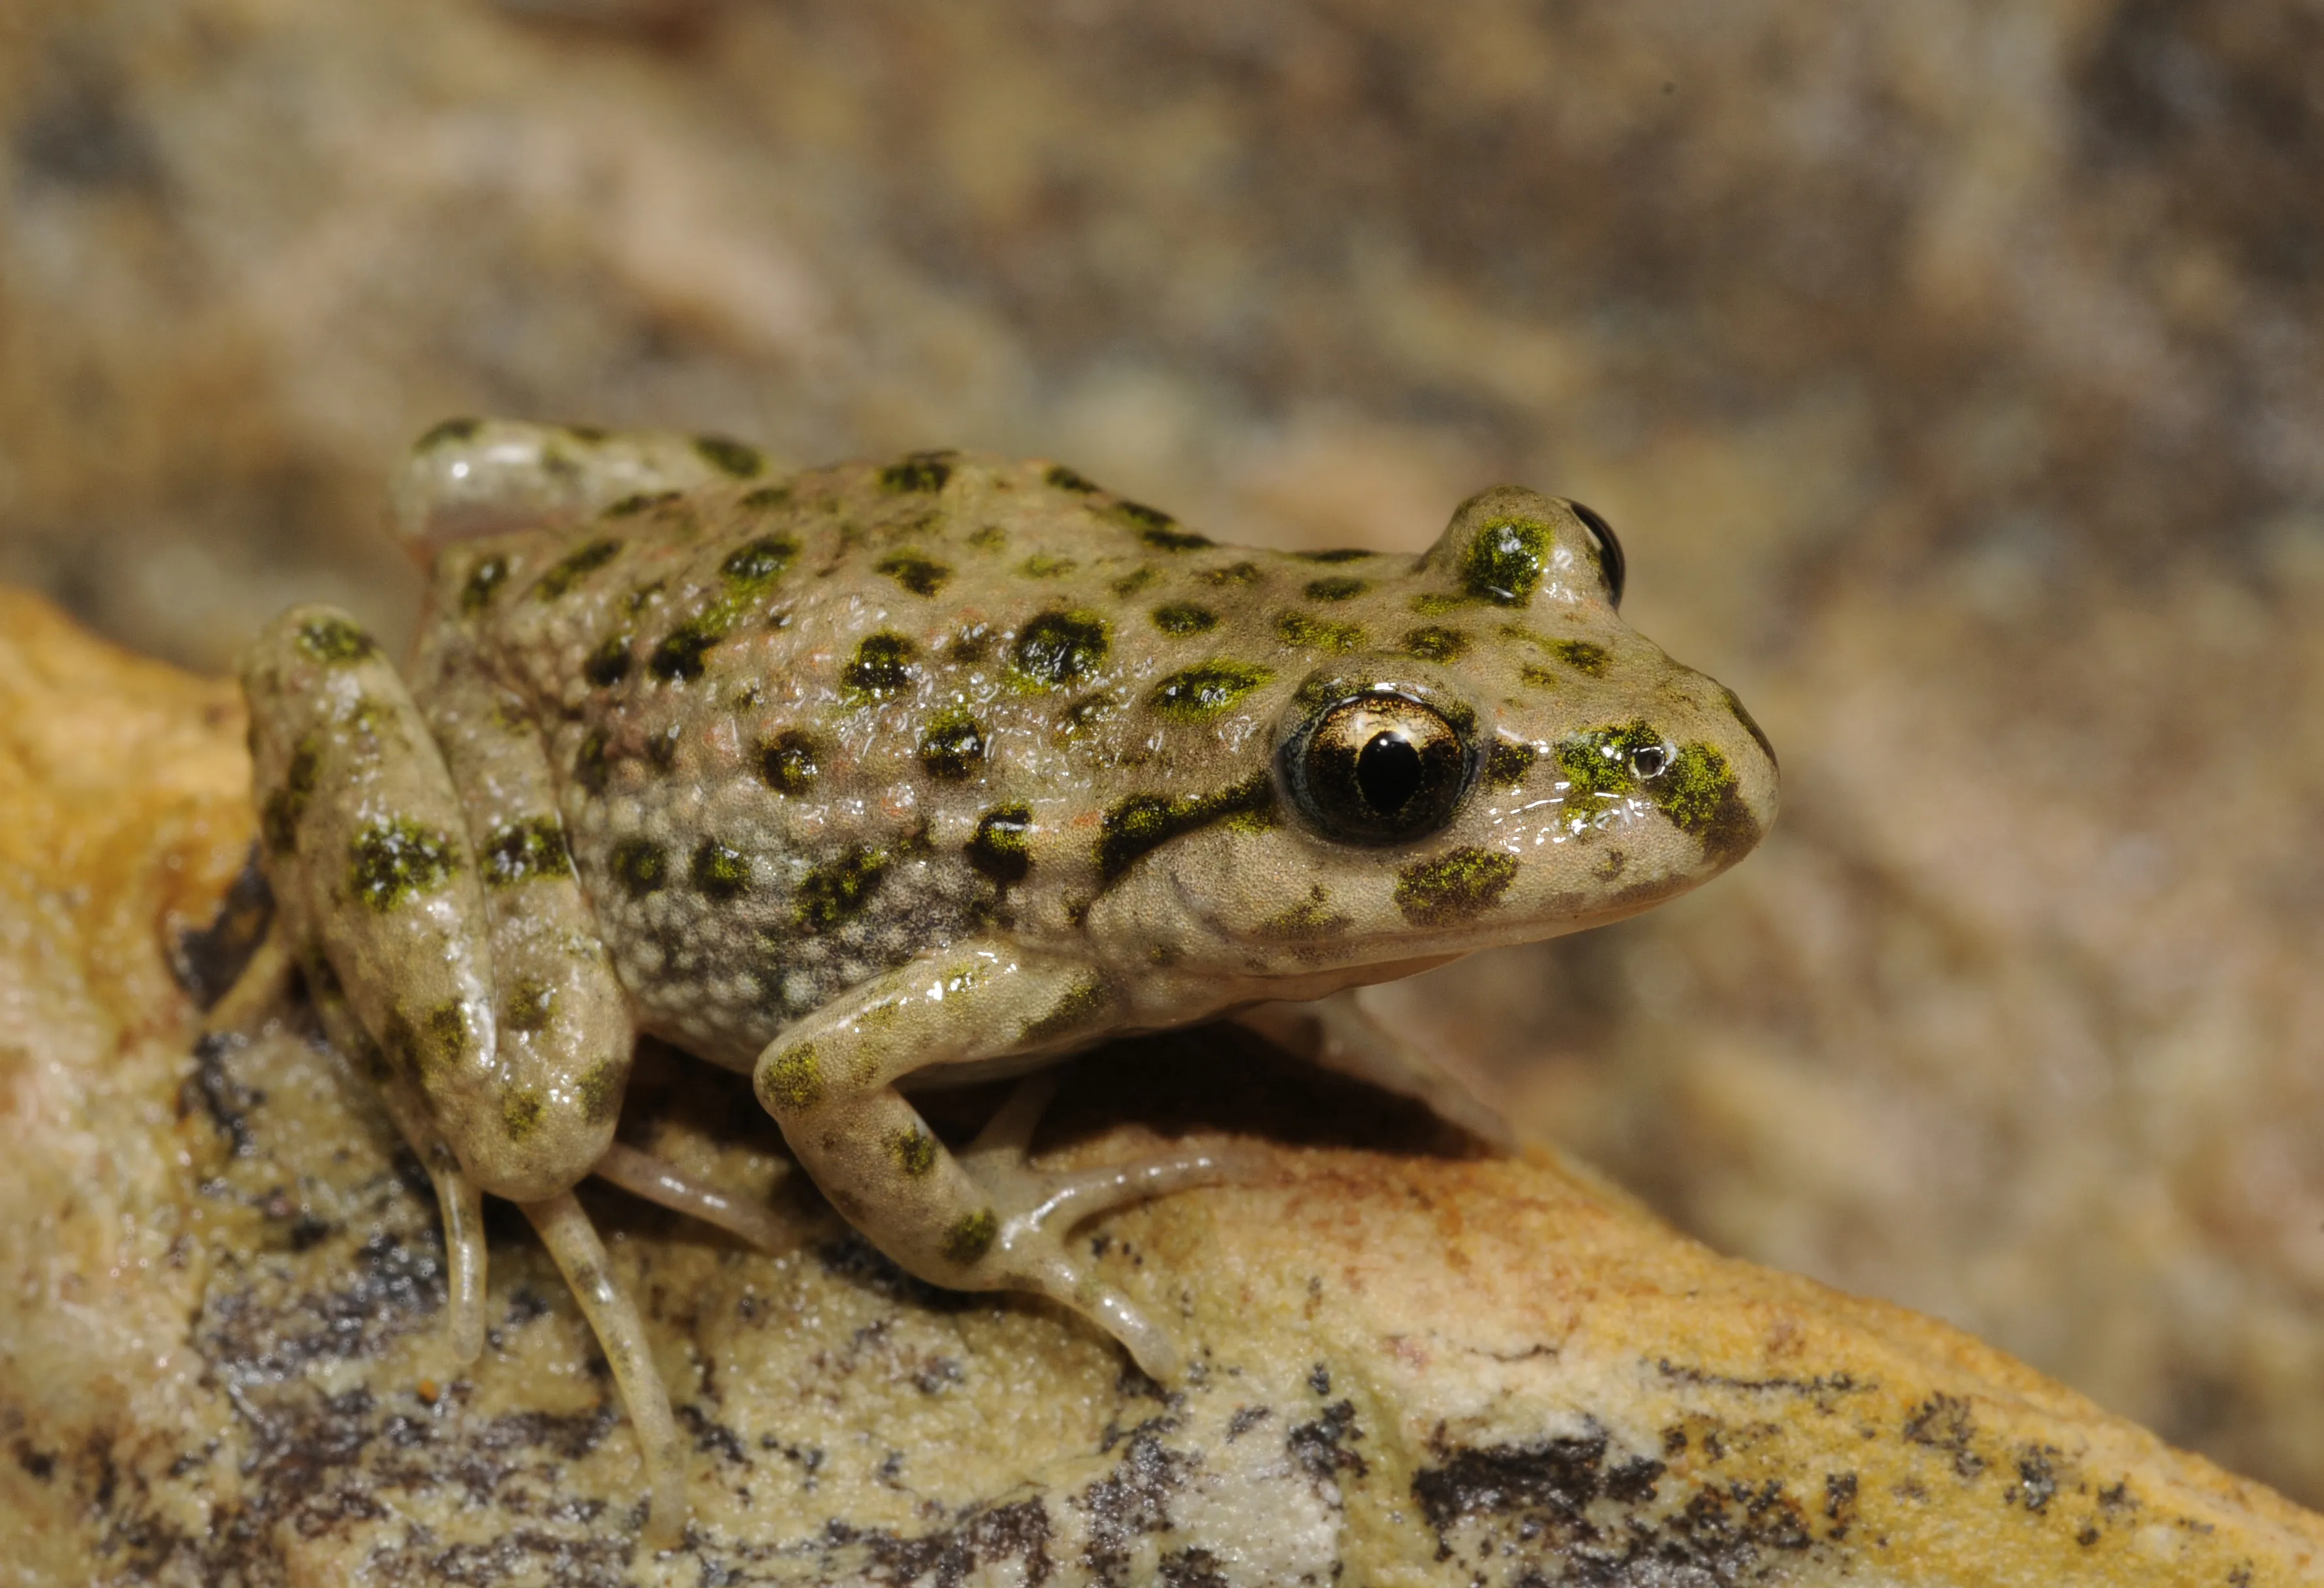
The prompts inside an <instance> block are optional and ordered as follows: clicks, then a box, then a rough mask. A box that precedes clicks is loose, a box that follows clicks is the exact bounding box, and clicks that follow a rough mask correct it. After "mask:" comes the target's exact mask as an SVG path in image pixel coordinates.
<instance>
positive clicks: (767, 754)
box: [759, 728, 823, 794]
mask: <svg viewBox="0 0 2324 1588" xmlns="http://www.w3.org/2000/svg"><path fill="white" fill-rule="evenodd" d="M822 770H823V768H822V765H821V752H820V750H819V749H818V747H817V746H816V742H815V738H814V736H813V735H812V734H803V733H801V732H799V731H798V729H796V728H791V729H786V730H785V731H784V732H782V733H779V734H776V735H775V736H774V737H773V738H771V739H769V740H767V741H766V742H765V743H762V744H761V745H760V746H759V776H760V777H761V778H762V779H763V780H765V781H766V785H767V787H768V788H770V789H773V790H774V791H775V792H776V793H778V794H804V793H806V792H807V789H810V788H812V787H814V785H815V780H816V775H817V774H818V773H819V772H821V771H822Z"/></svg>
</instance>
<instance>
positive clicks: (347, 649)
mask: <svg viewBox="0 0 2324 1588" xmlns="http://www.w3.org/2000/svg"><path fill="white" fill-rule="evenodd" d="M299 649H300V650H301V651H305V652H306V653H307V654H308V655H309V656H311V657H313V658H314V659H315V660H317V661H320V662H326V663H328V664H330V665H331V666H334V667H344V666H346V664H348V663H350V662H356V661H368V660H371V659H372V658H373V657H374V656H377V655H378V654H379V647H378V645H376V644H375V643H374V642H373V641H372V637H371V636H370V635H369V634H366V633H364V632H363V631H362V630H361V629H359V628H357V627H356V626H355V624H353V623H349V622H348V621H347V620H346V619H345V618H343V617H318V618H317V619H316V620H315V621H314V622H313V623H301V624H300V625H299Z"/></svg>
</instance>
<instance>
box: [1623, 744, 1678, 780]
mask: <svg viewBox="0 0 2324 1588" xmlns="http://www.w3.org/2000/svg"><path fill="white" fill-rule="evenodd" d="M1669 764H1670V758H1669V757H1668V756H1667V755H1665V753H1664V752H1663V747H1662V746H1661V745H1659V744H1644V745H1641V746H1639V747H1638V748H1637V749H1636V750H1634V751H1632V752H1630V771H1632V772H1633V773H1634V774H1636V775H1637V776H1638V777H1641V778H1659V777H1661V776H1662V775H1663V768H1664V767H1665V766H1667V765H1669Z"/></svg>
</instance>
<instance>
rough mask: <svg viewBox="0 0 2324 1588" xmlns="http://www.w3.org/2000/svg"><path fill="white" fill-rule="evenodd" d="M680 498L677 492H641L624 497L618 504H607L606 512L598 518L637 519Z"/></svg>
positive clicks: (599, 514) (601, 513)
mask: <svg viewBox="0 0 2324 1588" xmlns="http://www.w3.org/2000/svg"><path fill="white" fill-rule="evenodd" d="M677 500H678V492H676V491H640V492H639V493H638V494H635V495H633V496H624V497H622V498H621V499H620V500H619V501H617V502H609V503H606V504H605V508H604V511H603V512H600V513H598V514H597V516H598V517H599V518H635V517H637V515H638V514H640V513H641V512H649V511H650V510H652V509H654V508H657V507H660V506H663V505H665V504H666V503H672V502H675V501H677Z"/></svg>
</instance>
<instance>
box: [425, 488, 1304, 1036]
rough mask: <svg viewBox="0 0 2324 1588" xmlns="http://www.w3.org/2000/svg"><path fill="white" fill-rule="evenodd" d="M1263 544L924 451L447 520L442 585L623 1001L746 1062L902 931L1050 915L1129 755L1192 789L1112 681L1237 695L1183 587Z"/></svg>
mask: <svg viewBox="0 0 2324 1588" xmlns="http://www.w3.org/2000/svg"><path fill="white" fill-rule="evenodd" d="M1254 559H1258V560H1254ZM1262 561H1263V562H1266V563H1268V564H1280V565H1283V567H1284V568H1286V569H1305V571H1306V572H1307V573H1308V574H1310V575H1312V574H1313V572H1314V568H1312V566H1310V565H1309V564H1306V563H1303V562H1299V561H1297V559H1292V558H1288V557H1285V556H1282V555H1280V554H1270V553H1254V552H1249V551H1243V550H1239V549H1225V548H1215V547H1212V546H1211V545H1210V544H1209V543H1208V542H1207V541H1205V540H1203V539H1202V538H1201V537H1199V536H1196V535H1194V534H1192V533H1190V532H1188V531H1185V530H1184V529H1183V528H1182V527H1180V526H1178V525H1177V524H1176V523H1175V522H1173V521H1172V520H1170V519H1169V518H1168V517H1167V515H1165V514H1163V513H1161V512H1157V511H1155V510H1152V509H1149V508H1146V507H1143V506H1140V505H1139V504H1137V503H1129V502H1124V501H1121V500H1120V499H1119V498H1115V497H1113V496H1111V495H1110V494H1105V493H1103V492H1101V491H1099V490H1098V489H1097V488H1096V487H1094V486H1093V485H1090V484H1089V483H1088V482H1087V481H1085V480H1084V479H1082V478H1081V477H1080V476H1079V475H1075V474H1074V473H1073V472H1072V471H1071V470H1068V469H1065V468H1063V467H1060V466H1054V465H1050V464H1047V463H1042V462H1029V463H1017V462H1003V461H1000V460H995V459H988V458H979V457H963V456H960V455H956V454H949V453H946V454H919V455H914V456H912V457H907V458H905V459H902V460H900V461H899V462H893V463H889V464H886V465H878V464H847V465H841V466H835V467H832V468H827V469H821V470H816V471H813V472H809V473H804V474H799V475H791V476H788V477H787V478H779V479H772V480H770V479H766V478H761V479H759V480H755V481H742V480H738V481H734V482H733V483H731V484H721V485H712V486H707V487H704V488H700V489H696V490H692V491H687V492H683V493H680V492H666V493H641V494H635V495H632V496H631V497H628V498H625V499H622V500H619V501H616V502H614V503H611V504H610V505H608V506H607V507H605V508H604V509H603V510H601V511H600V512H597V513H596V514H595V516H593V517H591V518H590V519H588V520H587V521H586V522H581V523H579V524H577V525H566V526H561V527H558V528H557V529H554V530H539V531H527V532H522V533H519V534H515V535H508V536H501V537H497V538H487V539H484V540H471V541H463V542H460V543H457V544H455V545H453V546H451V547H449V548H447V549H446V550H445V551H444V552H443V553H442V554H441V556H440V557H439V558H438V569H437V579H436V586H437V592H438V595H437V599H438V608H439V610H440V611H443V612H444V614H445V615H447V616H449V615H450V612H451V611H453V610H457V611H458V612H459V613H460V614H462V616H463V618H464V619H465V623H463V624H461V625H457V627H456V632H466V634H467V635H468V636H469V642H471V643H472V644H473V645H474V647H475V652H476V654H477V655H478V656H479V658H480V659H481V660H483V661H484V665H486V666H487V667H488V668H489V669H491V670H492V672H493V674H494V676H495V677H496V678H497V679H499V680H500V681H501V682H502V684H503V686H504V687H505V688H510V689H512V691H513V692H514V693H515V694H516V695H517V696H519V697H521V699H522V701H523V703H524V706H525V708H526V711H527V714H528V715H530V716H531V717H532V719H533V720H534V721H536V722H537V723H538V724H539V727H540V731H541V732H542V734H543V736H544V739H545V741H546V743H547V745H548V749H549V762H550V765H551V768H552V770H553V771H554V773H555V775H556V776H557V778H558V782H559V785H560V800H561V805H562V815H563V817H564V821H565V826H566V832H567V843H568V844H569V845H570V848H571V851H572V854H573V856H574V860H575V863H576V866H577V868H578V870H579V872H580V874H581V876H582V879H583V882H584V884H585V886H586V889H587V891H588V892H589V894H590V896H591V899H592V900H593V902H594V904H595V909H596V910H597V912H598V917H599V924H600V928H601V930H602V933H603V935H604V939H605V941H606V943H607V944H608V945H609V946H610V947H611V949H612V952H613V957H614V963H615V965H616V966H617V968H618V969H619V971H620V973H621V975H622V981H623V983H624V984H625V985H627V986H628V987H629V988H630V990H631V992H632V996H633V997H634V998H635V999H636V1000H637V1002H638V1003H639V1006H640V1010H641V1014H642V1016H643V1017H644V1020H645V1023H646V1024H647V1025H648V1027H649V1028H650V1029H654V1030H656V1031H657V1032H658V1033H659V1034H661V1035H663V1036H666V1037H668V1038H669V1039H671V1040H674V1041H677V1042H679V1043H681V1044H683V1045H685V1046H687V1048H691V1049H694V1050H696V1051H698V1052H700V1053H702V1054H704V1055H705V1057H714V1058H717V1059H719V1060H721V1061H723V1062H726V1063H730V1064H733V1065H737V1066H747V1065H748V1063H749V1062H750V1061H751V1059H752V1057H755V1056H756V1054H757V1053H758V1051H759V1050H760V1048H761V1047H762V1046H763V1045H764V1044H765V1043H766V1042H767V1041H768V1040H769V1039H770V1038H771V1037H772V1035H773V1034H774V1033H775V1031H777V1030H778V1029H780V1027H781V1026H782V1025H783V1024H784V1023H786V1022H787V1021H788V1020H794V1019H797V1018H798V1016H800V1015H802V1014H804V1013H806V1012H807V1011H811V1010H813V1009H815V1008H817V1007H819V1006H821V1005H822V1004H823V1003H825V1002H827V1001H828V1000H829V999H830V998H831V997H832V996H834V995H835V993H837V992H840V991H842V990H844V989H845V988H846V987H849V986H852V985H854V984H855V983H860V982H862V981H864V980H866V979H868V978H870V977H871V976H872V975H875V974H878V973H879V972H881V971H882V970H885V969H888V968H890V967H891V966H893V965H899V964H900V963H902V962H903V961H904V960H906V959H908V958H910V957H911V956H914V955H915V954H918V953H920V952H922V951H925V950H929V949H934V948H940V947H943V946H945V945H947V944H949V943H951V942H954V941H956V940H958V939H960V938H962V937H966V936H968V935H970V934H973V933H975V932H978V931H981V930H984V929H986V928H993V927H999V928H1002V929H1004V930H1007V931H1009V932H1010V933H1011V934H1012V935H1014V936H1016V937H1019V938H1024V937H1067V936H1070V935H1072V934H1073V933H1074V931H1075V930H1076V928H1077V926H1078V923H1079V920H1080V918H1081V916H1082V914H1083V913H1084V911H1085V910H1086V909H1087V908H1088V905H1089V903H1090V900H1091V898H1092V897H1093V894H1094V892H1095V891H1097V889H1098V888H1099V886H1100V885H1101V883H1102V876H1101V875H1100V872H1101V869H1102V867H1101V863H1100V862H1101V857H1100V854H1099V853H1098V850H1097V849H1096V847H1095V846H1094V840H1095V839H1096V837H1097V836H1099V829H1100V826H1101V825H1102V813H1103V811H1104V809H1105V808H1107V805H1108V802H1109V799H1111V798H1113V797H1114V796H1116V794H1117V793H1118V790H1119V789H1120V787H1122V786H1124V784H1125V780H1127V781H1128V782H1134V783H1136V784H1138V785H1139V788H1141V789H1145V788H1148V786H1149V785H1150V786H1151V789H1152V791H1153V792H1154V793H1156V794H1157V795H1161V796H1164V797H1167V796H1169V795H1171V794H1173V793H1176V792H1181V791H1184V789H1187V788H1189V787H1199V786H1200V785H1202V784H1203V781H1204V777H1205V771H1204V767H1205V762H1206V760H1207V759H1209V758H1206V757H1205V756H1204V755H1203V754H1202V753H1201V752H1199V751H1198V752H1195V753H1193V754H1190V755H1181V756H1175V757H1173V758H1172V760H1171V762H1170V764H1169V766H1168V767H1167V768H1166V767H1165V766H1163V765H1162V764H1159V763H1158V761H1157V758H1158V756H1159V754H1160V752H1162V751H1163V750H1164V748H1165V741H1166V738H1167V723H1166V722H1165V720H1164V719H1163V718H1161V717H1157V716H1153V715H1152V714H1150V713H1148V712H1144V711H1142V710H1140V709H1139V708H1138V706H1136V705H1135V703H1136V702H1137V701H1138V699H1139V697H1140V696H1141V694H1148V693H1150V692H1151V690H1152V688H1153V687H1154V686H1155V684H1156V683H1157V680H1159V679H1162V678H1163V677H1164V676H1165V675H1167V674H1168V673H1170V672H1171V671H1172V670H1173V669H1174V668H1176V669H1184V668H1185V667H1187V666H1189V665H1194V666H1201V665H1203V664H1206V663H1207V664H1211V665H1212V666H1213V669H1214V672H1215V673H1216V677H1215V678H1213V687H1214V688H1217V687H1221V680H1223V687H1226V688H1231V687H1232V685H1233V682H1234V675H1233V672H1232V669H1231V668H1230V669H1225V670H1223V671H1219V670H1218V669H1219V668H1220V667H1221V665H1222V664H1221V663H1220V660H1219V659H1220V653H1221V651H1222V647H1226V648H1231V647H1232V646H1234V645H1235V644H1237V643H1238V639H1237V637H1236V636H1235V635H1234V634H1233V632H1232V630H1233V629H1234V628H1235V626H1236V624H1235V623H1234V621H1233V619H1234V615H1235V614H1233V612H1232V611H1231V610H1226V611H1222V610H1221V609H1220V608H1219V607H1218V605H1217V604H1216V603H1215V602H1213V603H1212V604H1211V605H1204V604H1203V602H1202V601H1201V599H1200V597H1201V596H1202V595H1203V592H1204V591H1209V592H1211V593H1212V594H1213V595H1216V594H1218V593H1221V592H1226V593H1230V594H1231V593H1233V592H1238V591H1240V592H1249V591H1250V590H1251V589H1252V587H1253V586H1257V585H1261V584H1265V583H1268V582H1270V576H1269V574H1268V572H1266V571H1263V570H1262V569H1261V568H1260V562H1262ZM1157 614H1159V615H1157ZM1125 625H1130V626H1132V627H1133V630H1134V632H1130V633H1129V634H1126V635H1125V634H1124V633H1123V632H1122V630H1123V628H1124V627H1125ZM1180 652H1184V653H1185V654H1184V655H1181V654H1179V653H1180ZM1258 671H1259V669H1247V670H1246V673H1245V675H1244V677H1245V682H1246V687H1247V685H1248V679H1249V677H1250V675H1251V674H1254V673H1256V672H1258ZM1036 835H1038V836H1039V844H1038V848H1039V853H1038V855H1037V854H1036V852H1035V850H1036ZM1036 860H1038V864H1036Z"/></svg>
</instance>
